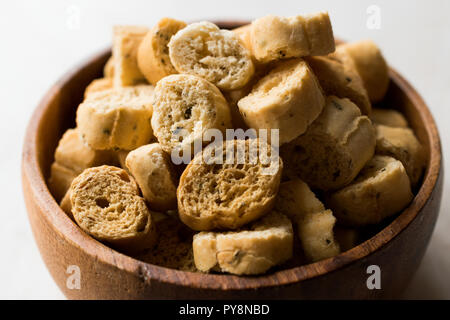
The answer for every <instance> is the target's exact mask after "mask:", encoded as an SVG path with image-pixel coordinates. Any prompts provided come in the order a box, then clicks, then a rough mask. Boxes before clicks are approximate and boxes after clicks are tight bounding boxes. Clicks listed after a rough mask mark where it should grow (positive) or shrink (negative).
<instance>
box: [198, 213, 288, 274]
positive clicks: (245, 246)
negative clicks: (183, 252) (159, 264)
mask: <svg viewBox="0 0 450 320" xmlns="http://www.w3.org/2000/svg"><path fill="white" fill-rule="evenodd" d="M192 246H193V251H194V261H195V266H196V267H197V269H198V270H200V271H203V272H208V271H212V270H216V271H219V272H227V273H232V274H237V275H255V274H262V273H264V272H266V271H268V270H269V269H270V268H272V267H274V266H276V265H279V264H282V263H283V262H285V261H287V260H289V259H290V258H291V257H292V253H293V231H292V225H291V222H290V221H289V219H288V218H287V217H285V216H284V215H282V214H280V213H277V212H271V213H269V214H268V215H266V216H264V217H263V218H261V219H260V220H258V221H256V222H254V223H252V224H251V225H250V226H248V227H245V228H244V229H243V230H240V231H235V232H223V233H221V232H200V233H198V234H196V235H194V240H193V245H192Z"/></svg>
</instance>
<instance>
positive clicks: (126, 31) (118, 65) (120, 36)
mask: <svg viewBox="0 0 450 320" xmlns="http://www.w3.org/2000/svg"><path fill="white" fill-rule="evenodd" d="M147 32H148V28H147V27H143V26H114V29H113V48H112V56H113V59H114V86H116V87H123V86H134V85H138V84H143V83H146V82H147V81H146V79H145V77H144V75H143V74H142V72H141V70H140V69H139V66H138V62H137V53H138V49H139V45H140V44H141V41H142V39H143V38H144V37H145V35H146V34H147Z"/></svg>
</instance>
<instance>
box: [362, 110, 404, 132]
mask: <svg viewBox="0 0 450 320" xmlns="http://www.w3.org/2000/svg"><path fill="white" fill-rule="evenodd" d="M370 119H371V120H372V122H373V123H374V124H382V125H385V126H388V127H398V128H407V127H408V121H407V120H406V118H405V117H404V116H403V115H402V114H401V113H400V112H399V111H397V110H393V109H381V108H374V109H373V110H372V114H371V115H370Z"/></svg>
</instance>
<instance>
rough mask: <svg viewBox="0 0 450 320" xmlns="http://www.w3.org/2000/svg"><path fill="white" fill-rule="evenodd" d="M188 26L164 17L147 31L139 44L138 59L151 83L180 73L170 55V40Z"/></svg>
mask: <svg viewBox="0 0 450 320" xmlns="http://www.w3.org/2000/svg"><path fill="white" fill-rule="evenodd" d="M184 27H186V23H185V22H183V21H179V20H175V19H172V18H162V19H161V20H159V21H158V23H157V24H156V25H155V26H154V27H153V28H152V29H151V30H150V31H149V32H148V33H147V35H146V36H145V37H144V39H143V40H142V42H141V44H140V45H139V50H138V55H137V61H138V66H139V69H140V70H141V72H142V73H143V74H144V76H145V78H146V79H147V80H148V82H149V83H151V84H153V85H156V83H157V82H158V81H159V80H160V79H162V78H164V77H165V76H168V75H170V74H174V73H178V72H177V70H176V69H175V68H174V66H173V65H172V62H171V61H170V57H169V47H168V44H169V41H170V39H171V38H172V36H173V35H174V34H176V33H177V32H178V31H179V30H181V29H183V28H184Z"/></svg>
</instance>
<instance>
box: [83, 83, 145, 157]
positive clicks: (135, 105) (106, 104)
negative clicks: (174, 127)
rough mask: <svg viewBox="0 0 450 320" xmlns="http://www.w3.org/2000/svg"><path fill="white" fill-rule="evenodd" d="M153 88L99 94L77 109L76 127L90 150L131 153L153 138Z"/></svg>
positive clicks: (119, 89)
mask: <svg viewBox="0 0 450 320" xmlns="http://www.w3.org/2000/svg"><path fill="white" fill-rule="evenodd" d="M152 97H153V86H151V85H140V86H135V87H122V88H114V89H109V90H104V91H100V92H97V93H93V94H91V95H89V96H88V97H87V98H86V99H85V100H84V101H83V102H82V103H81V104H80V106H79V107H78V110H77V127H78V130H79V132H80V134H81V137H82V138H83V140H84V141H85V142H86V143H87V144H88V145H89V146H90V147H91V148H93V149H97V150H105V149H123V150H132V149H135V148H137V147H139V146H141V145H144V144H146V143H148V142H150V140H151V138H152V137H153V133H152V128H151V125H150V119H151V117H152V105H151V101H152Z"/></svg>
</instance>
